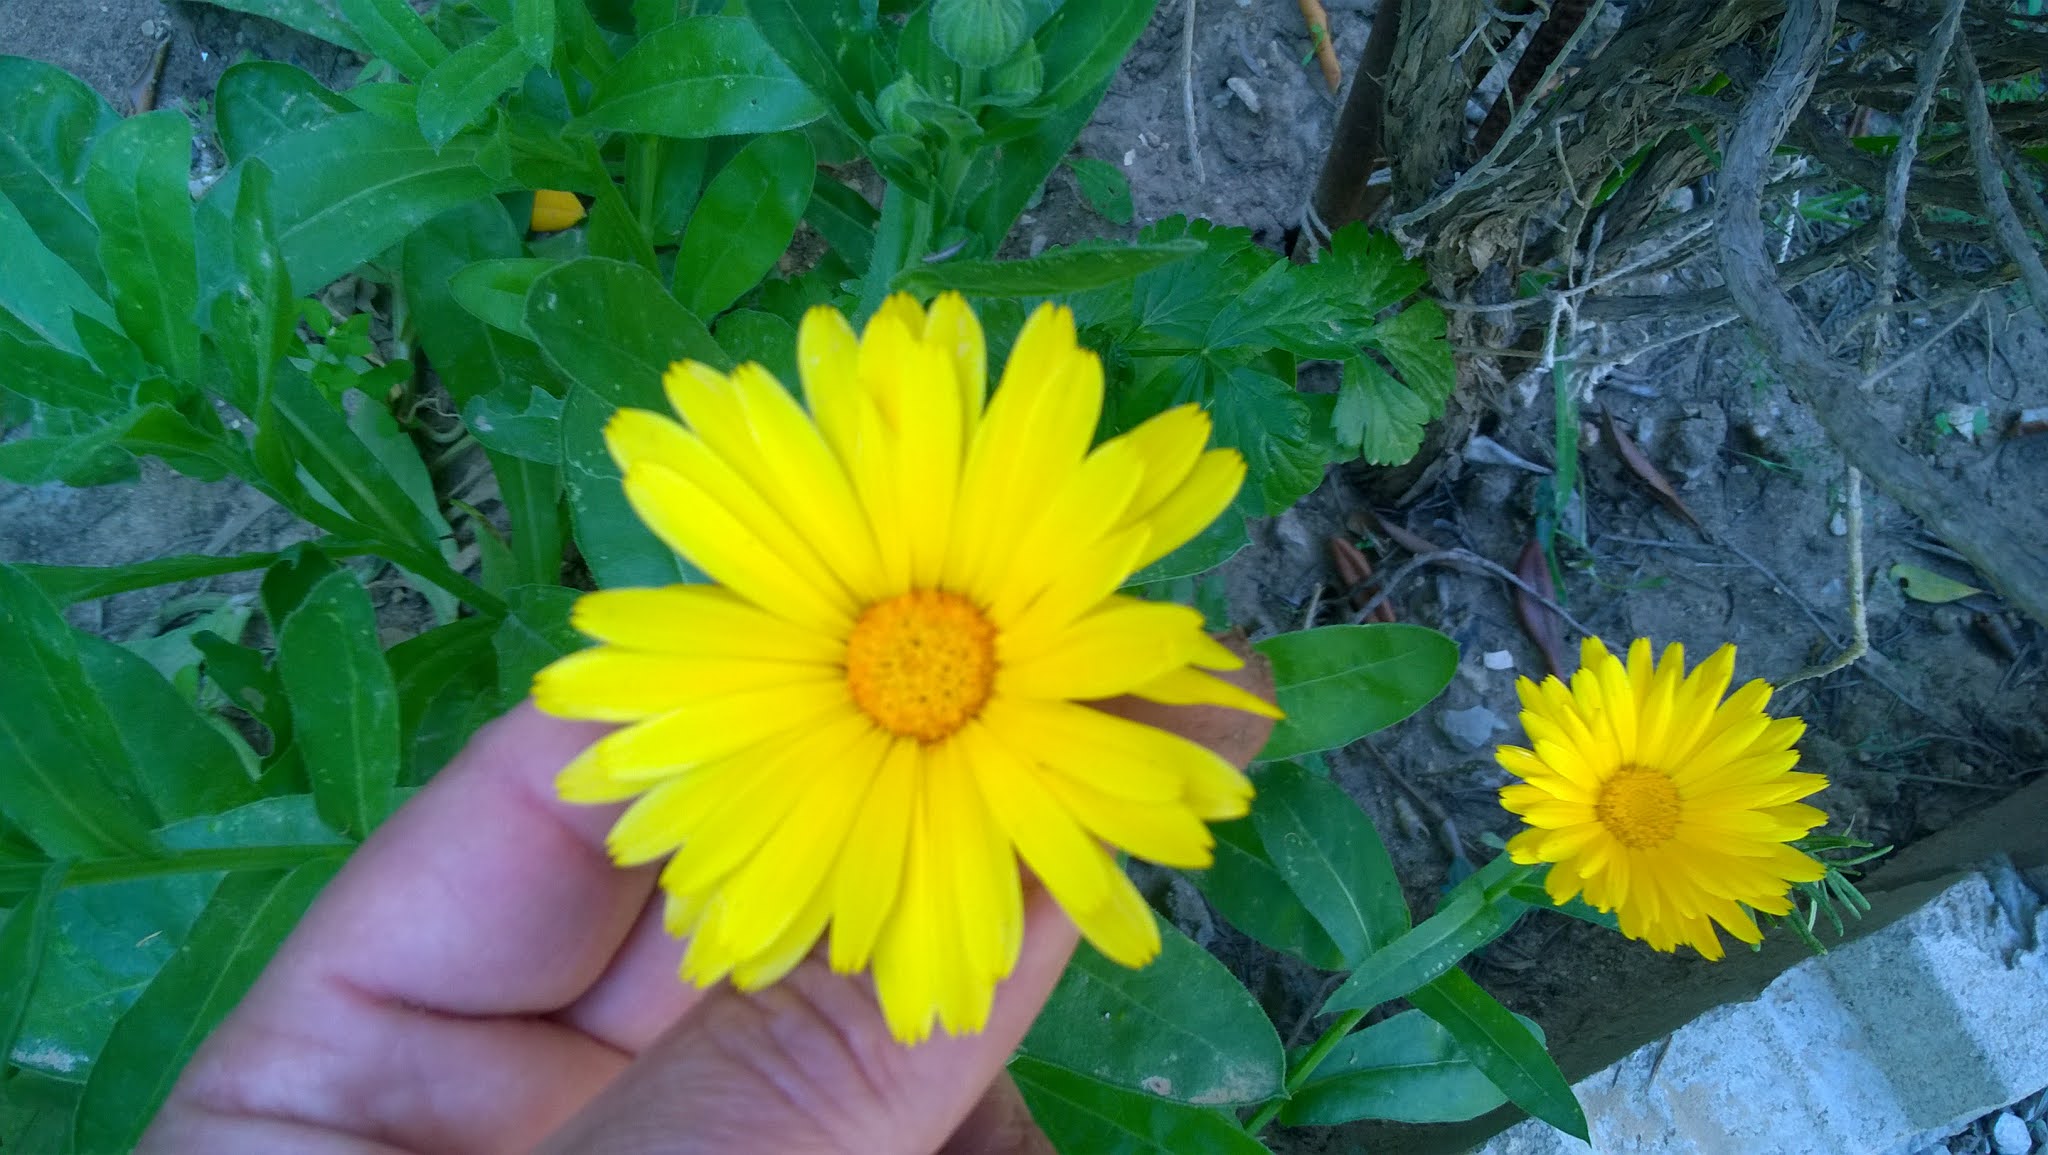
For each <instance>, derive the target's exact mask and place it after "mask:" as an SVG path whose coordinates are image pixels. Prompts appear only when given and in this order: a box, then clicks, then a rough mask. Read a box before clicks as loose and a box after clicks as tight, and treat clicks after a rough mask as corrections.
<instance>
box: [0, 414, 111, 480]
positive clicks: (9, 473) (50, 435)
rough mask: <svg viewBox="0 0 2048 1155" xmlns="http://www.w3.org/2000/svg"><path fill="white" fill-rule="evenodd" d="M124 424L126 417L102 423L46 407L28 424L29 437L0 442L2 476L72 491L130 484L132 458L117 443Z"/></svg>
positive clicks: (0, 474)
mask: <svg viewBox="0 0 2048 1155" xmlns="http://www.w3.org/2000/svg"><path fill="white" fill-rule="evenodd" d="M74 418H77V420H73V419H74ZM128 424H129V423H128V421H127V420H126V419H125V418H123V419H117V420H115V421H108V422H100V421H98V419H97V418H91V417H82V416H81V415H78V414H73V413H69V412H66V411H64V410H50V409H45V410H43V411H42V412H41V413H39V414H37V415H36V417H35V420H34V422H33V423H32V424H31V425H30V427H29V428H30V432H31V435H30V436H27V437H18V438H13V439H11V440H8V441H4V442H0V478H6V479H7V480H8V481H12V482H14V483H15V484H17V485H43V484H46V483H48V482H52V481H56V482H61V483H63V484H65V485H69V486H73V487H83V486H88V485H108V484H112V483H114V482H117V481H132V480H134V479H135V476H136V468H135V459H134V458H133V457H132V456H130V455H129V454H128V453H127V452H126V451H124V450H122V448H121V445H120V442H121V435H122V434H123V433H125V432H126V431H127V428H128Z"/></svg>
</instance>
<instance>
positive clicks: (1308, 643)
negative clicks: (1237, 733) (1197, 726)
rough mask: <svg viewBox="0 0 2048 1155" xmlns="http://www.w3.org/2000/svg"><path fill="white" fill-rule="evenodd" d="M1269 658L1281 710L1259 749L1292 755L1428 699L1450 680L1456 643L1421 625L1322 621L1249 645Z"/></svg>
mask: <svg viewBox="0 0 2048 1155" xmlns="http://www.w3.org/2000/svg"><path fill="white" fill-rule="evenodd" d="M1254 648H1256V649H1257V650H1258V651H1259V652H1260V653H1262V654H1264V655H1266V658H1267V659H1268V660H1269V661H1271V662H1272V663H1273V682H1274V690H1275V694H1276V696H1277V699H1278V701H1279V704H1280V708H1281V709H1282V710H1285V711H1287V717H1286V718H1285V719H1284V720H1282V721H1281V722H1280V723H1279V724H1278V725H1277V726H1275V727H1274V728H1273V737H1272V738H1271V739H1270V740H1269V741H1267V743H1266V748H1265V749H1264V750H1261V751H1260V752H1259V757H1260V758H1261V759H1262V760H1272V759H1279V758H1293V757H1297V756H1299V755H1302V754H1307V753H1311V752H1313V751H1316V750H1329V749H1334V748H1336V747H1339V746H1347V745H1350V744H1351V743H1353V742H1356V741H1357V740H1358V739H1360V738H1362V737H1364V736H1365V735H1367V734H1370V733H1373V732H1374V731H1377V730H1383V729H1385V728H1386V727H1388V726H1391V725H1393V724H1394V723H1396V722H1398V721H1400V720H1401V719H1403V718H1406V717H1408V716H1409V715H1410V714H1413V713H1414V712H1415V711H1417V710H1419V709H1421V708H1422V707H1423V706H1425V705H1427V704H1428V703H1429V702H1430V701H1431V700H1432V699H1434V698H1435V697H1436V696H1437V695H1438V694H1439V693H1442V692H1443V688H1444V687H1445V686H1447V685H1449V684H1450V680H1451V675H1452V674H1453V673H1455V672H1456V671H1457V668H1458V644H1457V643H1456V642H1453V641H1452V640H1450V639H1449V638H1447V637H1445V636H1443V635H1442V634H1440V633H1437V632H1436V631H1435V630H1430V629H1424V628H1423V627H1421V626H1410V625H1401V624H1379V625H1367V626H1321V627H1318V628H1316V629H1313V630H1300V631H1297V632H1294V633H1289V634H1279V635H1276V636H1274V637H1270V638H1266V639H1264V640H1262V641H1260V642H1258V643H1257V645H1256V646H1255V647H1254Z"/></svg>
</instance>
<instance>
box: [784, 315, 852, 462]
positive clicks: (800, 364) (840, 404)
mask: <svg viewBox="0 0 2048 1155" xmlns="http://www.w3.org/2000/svg"><path fill="white" fill-rule="evenodd" d="M796 364H797V373H798V375H799V376H800V377H801V378H802V380H803V386H804V404H805V405H806V406H808V407H809V408H810V411H811V417H812V419H813V420H815V421H816V422H817V424H818V432H819V433H821V434H823V435H824V438H825V443H826V444H827V445H829V446H831V447H832V452H833V453H834V454H836V455H838V457H839V461H840V463H841V464H842V465H844V466H845V467H846V469H847V472H848V473H849V474H851V472H852V469H853V459H854V443H855V441H856V440H857V439H858V437H859V421H858V415H859V412H860V406H861V401H862V398H863V396H864V394H863V393H862V391H861V387H860V338H858V337H856V336H854V334H853V326H851V325H849V324H847V323H846V317H845V316H844V315H842V314H841V313H840V312H839V310H837V309H835V308H833V307H831V306H830V305H813V306H812V307H811V308H810V310H809V311H807V312H805V313H804V318H803V320H802V321H801V322H800V323H799V324H798V325H797V330H796Z"/></svg>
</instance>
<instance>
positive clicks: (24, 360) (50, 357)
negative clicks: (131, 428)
mask: <svg viewBox="0 0 2048 1155" xmlns="http://www.w3.org/2000/svg"><path fill="white" fill-rule="evenodd" d="M0 365H5V366H7V369H8V375H7V377H6V381H5V385H4V388H6V389H7V390H9V391H11V392H13V393H15V394H16V395H18V396H21V397H26V398H28V399H29V400H31V401H34V402H37V403H38V404H42V405H53V406H56V407H57V408H60V409H75V410H78V411H79V412H80V413H84V414H90V415H93V416H97V417H110V416H113V415H114V414H115V413H116V412H117V411H119V410H121V409H124V408H126V407H127V406H128V405H129V404H131V403H132V402H133V400H134V398H133V396H132V395H129V394H128V393H127V391H126V390H123V389H120V388H119V387H117V386H116V385H115V383H114V382H113V381H111V380H109V379H108V378H107V376H106V374H104V373H101V372H100V371H99V369H97V368H95V367H94V365H93V363H92V362H90V361H88V360H86V359H85V358H83V357H79V356H76V355H74V354H71V353H66V352H65V351H64V350H62V349H59V348H57V347H56V346H55V345H50V344H46V343H44V342H42V341H25V340H23V339H21V338H20V337H17V336H15V335H14V334H12V333H0Z"/></svg>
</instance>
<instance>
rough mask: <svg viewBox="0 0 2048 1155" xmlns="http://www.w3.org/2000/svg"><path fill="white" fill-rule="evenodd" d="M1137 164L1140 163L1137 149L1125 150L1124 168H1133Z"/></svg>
mask: <svg viewBox="0 0 2048 1155" xmlns="http://www.w3.org/2000/svg"><path fill="white" fill-rule="evenodd" d="M1136 163H1138V150H1137V149H1135V148H1127V149H1125V150H1124V167H1125V168H1129V167H1131V166H1132V165H1134V164H1136Z"/></svg>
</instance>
